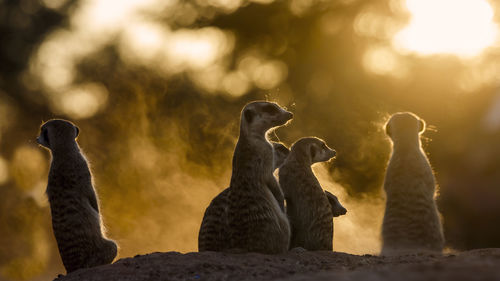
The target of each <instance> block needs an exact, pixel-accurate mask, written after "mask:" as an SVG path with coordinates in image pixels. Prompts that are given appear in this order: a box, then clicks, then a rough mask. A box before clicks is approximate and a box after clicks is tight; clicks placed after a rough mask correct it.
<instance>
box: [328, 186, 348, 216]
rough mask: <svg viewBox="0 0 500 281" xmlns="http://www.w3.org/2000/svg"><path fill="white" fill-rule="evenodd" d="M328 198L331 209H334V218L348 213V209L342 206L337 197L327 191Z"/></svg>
mask: <svg viewBox="0 0 500 281" xmlns="http://www.w3.org/2000/svg"><path fill="white" fill-rule="evenodd" d="M325 194H326V198H328V202H330V207H331V208H332V214H333V216H334V217H340V216H343V215H345V214H346V213H347V209H346V208H344V206H342V204H340V201H339V199H338V198H337V196H335V195H333V194H331V193H330V192H328V191H326V190H325Z"/></svg>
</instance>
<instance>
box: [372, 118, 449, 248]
mask: <svg viewBox="0 0 500 281" xmlns="http://www.w3.org/2000/svg"><path fill="white" fill-rule="evenodd" d="M385 129H386V134H387V135H388V136H389V137H390V139H391V140H392V144H393V146H392V155H391V157H390V160H389V164H388V165H387V171H386V175H385V181H384V190H385V193H386V196H387V201H386V208H385V214H384V219H383V224H382V240H383V241H382V242H383V246H382V255H391V254H397V253H401V252H407V251H422V250H423V251H433V252H441V251H442V250H443V243H444V238H443V231H442V226H441V221H440V218H439V215H438V209H437V206H436V201H435V192H436V183H435V179H434V174H433V172H432V168H431V166H430V164H429V160H428V159H427V157H426V155H425V153H424V151H423V149H422V146H421V143H420V135H421V134H422V133H423V132H424V131H425V122H424V120H422V119H420V118H419V117H418V116H416V115H415V114H413V113H409V112H404V113H396V114H394V115H392V116H391V118H390V119H389V121H388V122H387V124H386V126H385Z"/></svg>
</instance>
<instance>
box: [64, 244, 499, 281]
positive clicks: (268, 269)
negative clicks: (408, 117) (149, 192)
mask: <svg viewBox="0 0 500 281" xmlns="http://www.w3.org/2000/svg"><path fill="white" fill-rule="evenodd" d="M57 280H58V281H74V280H93V281H99V280H131V281H132V280H134V281H136V280H148V281H156V280H158V281H159V280H162V281H163V280H283V281H285V280H286V281H291V280H293V281H299V280H300V281H302V280H319V281H321V280H341V281H344V280H346V281H347V280H349V281H358V280H359V281H372V280H373V281H378V280H409V281H413V280H415V281H416V280H453V281H456V280H500V249H480V250H472V251H468V252H461V253H455V254H444V255H437V254H411V255H403V256H396V257H379V256H372V255H364V256H357V255H350V254H346V253H339V252H301V253H296V252H290V253H287V254H282V255H273V256H271V255H262V254H255V253H250V254H228V253H215V252H204V253H187V254H181V253H177V252H167V253H152V254H148V255H140V256H135V257H133V258H124V259H120V260H118V261H117V262H115V263H114V264H111V265H105V266H99V267H95V268H90V269H81V270H78V271H75V272H73V273H71V274H68V275H66V276H61V277H60V278H57Z"/></svg>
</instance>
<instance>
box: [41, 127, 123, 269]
mask: <svg viewBox="0 0 500 281" xmlns="http://www.w3.org/2000/svg"><path fill="white" fill-rule="evenodd" d="M78 133H79V129H78V127H76V126H75V125H73V124H72V123H70V122H68V121H65V120H57V119H56V120H50V121H48V122H46V123H45V124H43V125H42V127H41V133H40V136H39V137H38V138H37V142H38V143H39V144H40V145H42V146H44V147H45V148H47V149H49V150H50V151H51V154H52V161H51V165H50V171H49V179H48V184H47V192H46V193H47V196H48V199H49V204H50V210H51V214H52V228H53V231H54V236H55V238H56V241H57V246H58V248H59V253H60V255H61V259H62V261H63V264H64V267H65V268H66V271H67V272H68V273H69V272H72V271H75V270H77V269H80V268H87V267H92V266H97V265H103V264H109V263H111V262H112V261H113V259H114V258H115V257H116V254H117V246H116V244H115V243H114V242H113V241H112V240H108V239H106V238H105V237H104V235H103V233H102V226H101V217H100V214H99V204H98V199H97V196H96V193H95V190H94V187H93V186H92V176H91V173H90V170H89V168H88V164H87V161H86V159H85V158H84V156H83V155H82V154H81V152H80V148H79V147H78V144H77V143H76V140H75V139H76V137H77V136H78Z"/></svg>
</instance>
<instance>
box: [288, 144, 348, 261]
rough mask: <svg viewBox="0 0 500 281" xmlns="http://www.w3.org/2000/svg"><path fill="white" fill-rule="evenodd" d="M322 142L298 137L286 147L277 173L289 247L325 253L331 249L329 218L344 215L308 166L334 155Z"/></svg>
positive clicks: (330, 220) (342, 208)
mask: <svg viewBox="0 0 500 281" xmlns="http://www.w3.org/2000/svg"><path fill="white" fill-rule="evenodd" d="M335 154H336V153H335V150H333V149H330V148H329V147H328V146H327V145H326V144H325V142H324V141H323V140H321V139H318V138H315V137H307V138H301V139H300V140H298V141H297V142H295V143H294V144H293V145H292V147H291V148H290V154H289V155H288V157H287V159H286V160H285V163H283V165H282V166H281V168H280V170H279V181H280V185H281V188H282V189H283V192H284V193H285V199H286V204H287V214H288V218H289V220H290V228H291V241H290V248H296V247H301V248H304V249H306V250H311V251H316V250H329V251H331V250H332V248H333V217H334V216H340V215H343V214H345V213H346V210H345V208H344V207H342V205H340V203H339V202H338V199H337V197H335V196H334V195H333V194H331V193H329V192H328V193H325V191H323V188H322V187H321V185H320V183H319V181H318V179H317V178H316V176H315V175H314V172H313V170H312V168H311V165H312V164H314V163H317V162H323V161H328V160H330V159H331V158H333V157H334V156H335Z"/></svg>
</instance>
